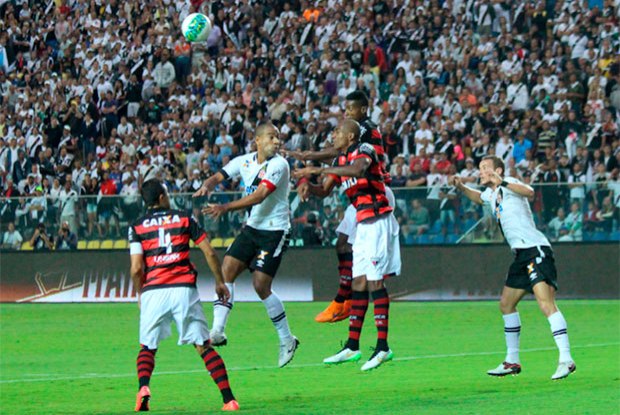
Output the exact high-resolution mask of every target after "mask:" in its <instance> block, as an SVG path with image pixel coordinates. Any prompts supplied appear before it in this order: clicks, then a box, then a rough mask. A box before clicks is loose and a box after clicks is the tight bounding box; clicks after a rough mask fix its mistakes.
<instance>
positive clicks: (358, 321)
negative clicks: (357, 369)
mask: <svg viewBox="0 0 620 415" xmlns="http://www.w3.org/2000/svg"><path fill="white" fill-rule="evenodd" d="M351 300H352V301H351V315H350V316H349V339H348V340H347V344H346V346H345V347H347V348H349V349H351V350H359V349H360V335H361V334H362V326H363V325H364V316H366V310H368V291H353V293H352V294H351Z"/></svg>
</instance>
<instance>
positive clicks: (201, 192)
mask: <svg viewBox="0 0 620 415" xmlns="http://www.w3.org/2000/svg"><path fill="white" fill-rule="evenodd" d="M224 179H225V177H224V175H223V174H222V172H219V171H218V172H217V173H215V174H214V175H213V176H211V177H209V178H208V179H207V180H205V182H204V183H203V184H202V186H201V187H200V189H198V190H197V191H196V193H194V194H193V195H192V197H200V196H208V195H209V192H212V191H213V189H215V186H217V185H218V184H220V183H222V182H223V181H224Z"/></svg>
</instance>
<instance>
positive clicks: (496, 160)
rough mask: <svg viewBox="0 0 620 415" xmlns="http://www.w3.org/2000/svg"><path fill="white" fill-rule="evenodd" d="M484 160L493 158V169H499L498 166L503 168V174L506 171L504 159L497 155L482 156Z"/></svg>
mask: <svg viewBox="0 0 620 415" xmlns="http://www.w3.org/2000/svg"><path fill="white" fill-rule="evenodd" d="M484 160H492V161H493V169H494V170H495V169H497V168H498V167H499V168H501V169H502V174H504V172H505V171H506V166H505V165H504V160H502V159H501V158H499V157H497V156H484V157H482V161H484Z"/></svg>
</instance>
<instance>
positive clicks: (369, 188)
mask: <svg viewBox="0 0 620 415" xmlns="http://www.w3.org/2000/svg"><path fill="white" fill-rule="evenodd" d="M362 157H366V158H368V159H370V166H368V169H367V170H366V173H365V174H364V177H344V176H336V175H333V174H330V176H331V177H332V178H333V179H334V180H335V182H336V183H337V184H338V185H341V186H343V187H344V189H345V193H346V195H347V196H348V197H349V200H351V204H352V205H353V206H354V207H355V209H356V210H357V215H356V219H357V222H364V221H367V220H371V219H374V218H377V217H380V216H383V215H385V214H388V213H390V212H391V211H392V210H393V209H392V207H391V206H390V203H389V201H388V198H387V196H386V195H385V181H384V180H385V169H384V168H383V165H382V163H381V162H380V160H379V157H378V155H377V152H376V150H375V147H374V146H373V145H371V144H368V143H357V144H354V145H353V146H351V147H349V148H348V149H347V152H346V153H345V154H341V155H340V156H338V158H336V159H335V160H334V165H335V166H346V165H348V164H353V163H354V162H355V160H357V159H359V158H362Z"/></svg>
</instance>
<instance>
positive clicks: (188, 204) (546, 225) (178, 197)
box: [0, 182, 620, 250]
mask: <svg viewBox="0 0 620 415" xmlns="http://www.w3.org/2000/svg"><path fill="white" fill-rule="evenodd" d="M534 188H535V190H536V196H535V197H534V198H533V200H532V201H531V203H530V207H531V210H532V216H533V219H534V221H535V223H536V225H537V227H538V228H539V229H540V230H541V231H542V232H543V233H545V235H547V236H548V237H549V239H550V240H551V241H552V242H554V243H557V242H588V241H596V242H601V241H620V228H619V220H618V219H619V208H618V205H619V204H620V203H619V202H620V186H619V185H618V184H617V182H598V183H587V184H585V185H584V192H583V197H579V196H582V195H580V194H579V192H578V191H574V189H571V188H569V186H568V184H566V183H563V184H558V183H554V184H551V185H542V184H539V185H534ZM393 190H394V194H395V197H396V206H395V215H396V218H397V219H398V222H399V224H400V230H401V235H400V238H401V244H403V245H428V244H431V245H432V244H471V243H493V242H501V241H502V240H503V237H502V235H501V231H500V230H499V227H498V226H497V224H496V221H495V218H494V217H493V212H492V211H491V209H490V208H489V207H482V206H478V205H476V204H474V203H472V202H470V201H469V200H468V199H466V198H465V197H464V196H463V195H461V194H459V193H458V192H456V191H455V190H454V189H453V188H450V187H447V186H444V187H428V188H427V187H415V188H394V189H393ZM571 191H572V192H571ZM241 195H242V193H241V192H221V193H213V194H211V195H209V197H208V199H207V198H192V196H191V194H190V193H183V194H172V195H171V196H170V201H171V205H172V208H175V209H181V210H185V211H189V212H191V213H192V215H193V216H194V217H195V218H196V220H197V221H198V222H199V223H200V224H201V225H202V226H203V227H204V228H205V230H206V231H207V233H208V235H209V237H210V240H211V243H212V245H213V246H214V247H216V248H225V247H227V246H229V245H230V244H231V243H232V241H233V240H234V237H235V236H236V235H237V234H238V232H239V230H240V229H241V226H242V224H243V220H244V217H245V211H237V212H229V213H228V214H226V215H224V216H223V217H222V218H220V220H217V221H214V220H212V219H211V218H209V217H208V216H206V215H203V214H202V213H201V208H202V207H204V206H206V204H207V203H226V202H229V201H231V200H234V199H237V198H239V197H241ZM416 201H417V202H416ZM418 202H419V203H418ZM614 202H615V203H614ZM575 203H576V204H577V205H576V206H572V205H573V204H575ZM591 203H592V204H594V206H601V208H600V209H596V211H592V209H589V208H591V207H592V205H591ZM37 204H38V205H41V204H42V201H41V198H33V197H17V198H0V215H1V225H2V226H1V232H2V236H0V238H2V237H3V236H4V232H5V231H6V230H7V226H8V223H9V222H14V223H15V226H16V229H17V230H18V231H19V232H20V233H21V235H22V238H23V241H24V242H23V243H22V246H21V249H22V250H32V249H33V248H32V246H30V243H29V240H30V238H31V236H32V234H33V232H34V230H35V228H36V227H37V225H38V223H40V222H41V223H44V224H45V225H46V227H47V234H48V235H49V236H50V237H51V238H52V239H55V238H56V236H57V235H58V232H59V228H60V225H61V223H62V222H64V221H67V222H70V227H71V228H72V231H73V232H74V233H76V235H77V237H78V246H77V248H78V249H80V250H92V249H127V229H128V226H129V224H131V223H132V222H133V221H135V220H136V219H137V218H138V217H139V216H140V215H142V213H143V209H144V207H143V205H142V202H141V199H140V197H139V195H132V196H94V197H93V196H91V197H78V198H77V200H76V201H75V214H74V215H71V213H72V211H68V209H67V207H66V206H65V204H63V203H62V202H61V201H60V200H59V199H53V198H51V197H47V198H46V199H45V207H44V209H43V210H39V211H36V213H33V212H34V211H33V210H31V208H32V206H35V205H37ZM347 205H348V200H347V198H346V196H345V195H344V194H343V193H334V194H333V195H332V196H331V197H329V198H328V199H325V200H318V199H314V198H313V199H311V200H310V201H308V202H301V201H300V199H299V198H298V196H297V193H296V192H294V191H292V192H291V195H290V207H291V224H292V229H291V246H292V247H302V246H331V245H334V244H335V241H336V237H337V235H336V232H335V230H336V227H337V226H338V223H339V222H340V219H341V218H342V216H343V215H344V211H345V210H346V207H347ZM414 205H415V208H414ZM418 205H419V206H418ZM589 205H590V206H589ZM560 207H561V208H563V209H564V210H565V218H564V219H562V218H558V217H557V216H558V215H557V213H556V212H557V210H558V208H560ZM571 209H573V211H574V212H572V214H571Z"/></svg>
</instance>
